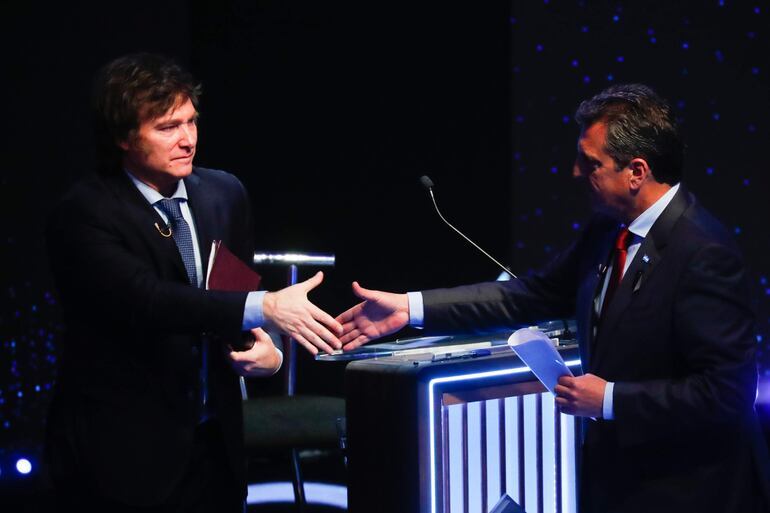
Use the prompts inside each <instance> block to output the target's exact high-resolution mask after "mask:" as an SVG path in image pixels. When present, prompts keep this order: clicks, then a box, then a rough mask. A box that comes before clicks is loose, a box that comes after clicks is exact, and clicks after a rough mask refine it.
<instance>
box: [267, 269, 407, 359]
mask: <svg viewBox="0 0 770 513" xmlns="http://www.w3.org/2000/svg"><path fill="white" fill-rule="evenodd" d="M322 281H323V273H322V272H321V271H319V272H318V273H316V275H315V276H313V277H312V278H310V279H309V280H306V281H303V282H301V283H297V284H296V285H292V286H290V287H286V288H284V289H281V290H279V291H276V292H268V293H266V294H265V297H264V300H263V303H262V313H263V316H264V318H265V319H266V321H267V323H268V324H270V325H272V326H274V327H275V328H277V329H278V330H280V331H282V332H283V333H285V334H286V335H288V336H290V337H291V338H293V339H294V340H296V341H297V342H299V343H300V344H302V346H304V347H305V348H306V349H307V350H308V351H309V352H310V353H311V354H316V353H318V351H319V350H321V351H325V352H327V353H332V352H333V351H334V350H339V349H342V350H343V351H349V350H351V349H355V348H357V347H359V346H361V345H363V344H365V343H367V342H369V341H370V340H374V339H376V338H379V337H384V336H386V335H389V334H391V333H394V332H396V331H398V330H400V329H401V328H403V327H404V326H406V325H407V324H408V323H409V301H408V299H407V295H406V294H393V293H390V292H382V291H377V290H368V289H365V288H363V287H361V286H360V285H359V284H358V283H357V282H353V293H354V294H355V295H356V296H358V297H359V298H360V299H362V300H363V301H362V302H361V303H359V304H357V305H355V306H353V307H352V308H350V309H348V310H346V311H345V312H343V313H341V314H340V315H338V316H337V317H336V318H334V317H332V316H331V315H329V314H327V313H326V312H324V311H323V310H321V309H320V308H318V307H317V306H315V305H314V304H313V303H311V302H310V300H308V298H307V294H308V293H309V292H310V291H311V290H313V289H314V288H316V287H317V286H318V285H320V284H321V282H322Z"/></svg>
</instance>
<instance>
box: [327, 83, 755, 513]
mask: <svg viewBox="0 0 770 513" xmlns="http://www.w3.org/2000/svg"><path fill="white" fill-rule="evenodd" d="M576 120H577V121H578V124H579V125H580V136H579V138H578V147H577V158H576V160H575V165H574V169H573V175H574V176H575V178H577V179H579V180H580V181H581V182H582V183H584V184H585V185H586V186H587V188H588V192H589V195H590V197H591V201H592V205H593V207H594V210H595V211H596V212H597V214H596V215H595V216H594V217H593V218H592V220H591V221H590V222H589V223H588V224H587V226H586V227H585V229H584V231H583V233H582V234H581V236H580V237H579V238H578V239H577V240H576V241H575V242H574V243H573V244H572V245H571V246H570V247H569V248H568V249H567V250H566V251H565V252H563V253H561V254H560V255H559V256H558V257H557V258H556V260H555V261H554V262H552V263H551V264H550V265H549V266H548V267H546V269H544V270H543V271H542V272H540V273H538V274H536V275H534V276H532V277H526V278H522V279H514V280H512V281H509V282H494V283H481V284H476V285H469V286H464V287H456V288H451V289H437V290H427V291H423V292H416V293H415V292H410V293H408V294H392V293H387V292H381V291H374V290H367V289H364V288H362V287H360V286H359V285H358V284H357V283H354V284H353V290H354V293H355V294H356V295H357V296H359V297H360V298H362V299H363V300H364V302H362V303H359V304H358V305H356V306H354V307H353V308H351V309H350V310H348V311H346V312H344V313H343V314H341V315H340V316H338V317H337V319H338V320H339V321H340V322H341V323H343V328H344V333H343V335H342V336H341V340H342V342H343V343H344V344H345V345H344V349H346V350H348V349H352V348H355V347H357V346H359V345H361V344H363V343H366V342H367V341H369V340H371V339H373V338H377V337H381V336H384V335H387V334H389V333H393V332H394V331H396V330H398V329H400V328H401V327H403V326H405V325H407V324H411V325H415V326H423V327H424V328H425V329H426V330H427V331H430V332H432V333H436V332H438V333H441V332H457V331H472V330H475V329H479V328H486V329H489V328H515V327H517V326H519V325H520V324H523V323H526V324H530V325H531V324H536V323H537V322H539V321H542V320H546V319H553V318H568V317H572V316H575V317H576V319H577V323H578V339H579V343H580V349H581V359H582V362H583V368H584V369H585V370H586V371H587V373H586V374H585V375H582V376H579V377H574V378H573V377H567V376H564V377H562V378H560V380H559V385H557V387H556V394H557V397H556V403H557V405H558V406H559V408H560V409H561V411H562V412H564V413H569V414H573V415H577V416H581V417H593V418H595V419H598V420H596V421H588V422H585V423H584V425H585V439H584V442H583V445H582V467H581V479H580V492H579V498H580V512H581V513H613V512H618V513H620V512H653V511H654V512H656V513H660V512H672V513H673V512H682V511H698V512H699V513H702V512H714V513H717V512H719V513H726V512H733V513H744V512H750V511H751V512H755V511H767V509H768V508H769V507H770V490H769V489H768V488H769V487H770V470H769V468H768V467H769V466H770V462H768V459H767V458H768V457H767V449H766V447H765V445H764V440H763V438H762V436H761V432H760V429H759V425H758V420H757V417H756V413H755V411H754V399H755V397H756V383H757V372H756V361H755V349H756V341H755V332H754V313H753V312H752V308H751V305H750V300H749V296H750V294H749V281H748V275H747V272H746V269H745V267H744V263H743V259H742V257H741V255H740V253H739V251H738V249H737V247H736V246H735V244H734V242H733V241H732V240H731V237H730V236H729V234H728V233H727V231H726V230H725V229H724V228H723V227H722V226H721V225H720V224H719V223H718V222H717V221H716V220H715V219H714V218H713V217H712V216H711V215H710V214H709V213H708V212H706V210H705V209H704V208H703V207H701V206H700V205H699V204H698V203H697V201H696V200H695V198H694V197H693V196H692V195H691V194H690V193H689V192H687V191H686V190H685V189H684V187H683V186H682V185H681V184H680V183H679V181H680V177H681V174H682V162H683V153H684V150H683V144H682V141H681V138H680V136H679V132H678V129H677V126H676V122H675V119H674V114H673V112H672V110H671V108H670V106H669V105H668V104H667V103H666V102H665V101H663V100H662V99H661V98H659V97H658V96H657V95H656V94H655V93H654V92H653V91H652V90H651V89H650V88H649V87H646V86H643V85H635V84H633V85H619V86H613V87H610V88H608V89H606V90H605V91H602V92H601V93H599V94H598V95H596V96H594V97H593V98H591V99H589V100H587V101H585V102H583V103H582V104H581V105H580V107H579V109H578V112H577V115H576Z"/></svg>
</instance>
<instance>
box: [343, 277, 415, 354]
mask: <svg viewBox="0 0 770 513" xmlns="http://www.w3.org/2000/svg"><path fill="white" fill-rule="evenodd" d="M353 293H354V294H355V295H356V296H358V297H359V298H361V299H363V300H364V301H363V302H362V303H358V304H357V305H356V306H354V307H353V308H350V309H349V310H346V311H344V312H342V313H341V314H340V315H338V316H337V321H338V322H339V323H341V324H342V335H341V336H340V341H342V343H343V346H342V349H343V350H344V351H350V350H351V349H355V348H357V347H359V346H361V345H363V344H366V343H367V342H369V341H371V340H374V339H376V338H380V337H384V336H386V335H390V334H391V333H395V332H396V331H398V330H400V329H401V328H403V327H404V326H406V325H407V324H408V323H409V299H408V298H407V295H406V294H393V293H391V292H382V291H379V290H369V289H365V288H363V287H362V286H360V285H359V284H358V282H356V281H354V282H353Z"/></svg>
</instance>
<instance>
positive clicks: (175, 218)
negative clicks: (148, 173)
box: [155, 198, 198, 287]
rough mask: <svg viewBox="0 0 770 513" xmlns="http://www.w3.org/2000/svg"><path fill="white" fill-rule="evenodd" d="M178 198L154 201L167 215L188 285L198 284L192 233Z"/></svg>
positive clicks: (194, 285) (195, 285)
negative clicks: (185, 271)
mask: <svg viewBox="0 0 770 513" xmlns="http://www.w3.org/2000/svg"><path fill="white" fill-rule="evenodd" d="M179 201H180V200H179V198H164V199H162V200H159V201H158V202H156V203H155V205H157V206H158V208H160V209H161V210H162V211H163V212H164V213H165V214H166V216H168V224H169V226H171V236H172V237H173V238H174V242H176V247H177V248H178V249H179V254H180V255H181V256H182V262H184V267H185V269H186V270H187V278H188V279H189V280H190V285H192V286H193V287H197V286H198V274H197V273H196V272H195V250H194V249H193V240H192V233H191V232H190V225H188V224H187V221H185V220H184V217H182V209H181V208H180V206H179Z"/></svg>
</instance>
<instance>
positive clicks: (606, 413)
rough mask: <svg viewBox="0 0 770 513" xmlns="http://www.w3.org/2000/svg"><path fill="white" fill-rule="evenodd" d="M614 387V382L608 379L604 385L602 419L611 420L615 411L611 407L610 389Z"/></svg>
mask: <svg viewBox="0 0 770 513" xmlns="http://www.w3.org/2000/svg"><path fill="white" fill-rule="evenodd" d="M614 388H615V383H613V382H612V381H608V382H607V385H606V386H605V387H604V402H603V403H602V417H604V420H613V419H614V418H615V415H613V414H614V413H615V412H614V411H613V408H612V390H613V389H614Z"/></svg>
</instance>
